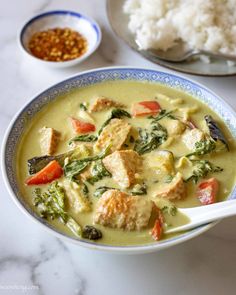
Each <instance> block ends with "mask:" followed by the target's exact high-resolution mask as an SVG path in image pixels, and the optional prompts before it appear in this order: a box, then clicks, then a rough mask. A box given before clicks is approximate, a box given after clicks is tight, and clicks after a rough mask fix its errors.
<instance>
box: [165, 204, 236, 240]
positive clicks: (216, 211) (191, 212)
mask: <svg viewBox="0 0 236 295" xmlns="http://www.w3.org/2000/svg"><path fill="white" fill-rule="evenodd" d="M178 211H179V212H180V213H182V214H185V215H186V216H187V217H188V218H189V219H190V222H189V223H187V224H185V225H181V226H178V227H174V228H171V229H168V230H166V231H165V233H166V234H170V233H175V232H180V231H185V230H189V229H193V228H195V227H197V226H200V225H203V224H206V223H208V222H212V221H216V220H218V219H222V218H225V217H229V216H233V215H236V200H229V201H225V202H219V203H215V204H212V205H205V206H200V207H195V208H186V209H178Z"/></svg>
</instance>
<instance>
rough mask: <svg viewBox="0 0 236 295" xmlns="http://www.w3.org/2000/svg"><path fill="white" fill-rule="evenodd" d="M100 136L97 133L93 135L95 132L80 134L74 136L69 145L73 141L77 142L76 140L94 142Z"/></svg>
mask: <svg viewBox="0 0 236 295" xmlns="http://www.w3.org/2000/svg"><path fill="white" fill-rule="evenodd" d="M97 139H98V138H97V136H96V135H93V134H85V135H78V136H75V137H73V138H72V139H71V140H70V141H69V145H70V144H71V143H72V142H75V141H81V142H94V141H96V140H97Z"/></svg>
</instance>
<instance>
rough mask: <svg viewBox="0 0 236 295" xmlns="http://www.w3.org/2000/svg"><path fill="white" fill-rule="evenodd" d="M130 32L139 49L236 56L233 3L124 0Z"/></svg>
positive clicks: (235, 2) (223, 0)
mask: <svg viewBox="0 0 236 295" xmlns="http://www.w3.org/2000/svg"><path fill="white" fill-rule="evenodd" d="M124 12H125V13H127V14H128V15H129V29H130V31H131V32H132V33H133V34H135V37H136V40H137V43H138V44H139V47H140V49H150V48H155V49H161V50H167V49H169V48H171V47H173V46H174V45H175V44H176V42H178V40H179V39H182V40H183V41H184V42H186V43H187V44H188V45H189V47H190V48H193V49H205V50H209V51H213V52H221V53H227V54H234V55H236V0H194V1H193V0H127V1H126V2H125V4H124Z"/></svg>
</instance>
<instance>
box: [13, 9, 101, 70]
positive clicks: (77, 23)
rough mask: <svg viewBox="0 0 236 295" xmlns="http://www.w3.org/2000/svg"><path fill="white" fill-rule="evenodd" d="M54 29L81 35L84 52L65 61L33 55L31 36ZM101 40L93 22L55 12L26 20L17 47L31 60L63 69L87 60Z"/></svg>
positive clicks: (67, 12) (62, 11) (79, 14)
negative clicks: (85, 45) (83, 42)
mask: <svg viewBox="0 0 236 295" xmlns="http://www.w3.org/2000/svg"><path fill="white" fill-rule="evenodd" d="M55 28H60V29H65V28H69V29H70V30H72V31H75V32H78V33H79V34H81V35H82V36H83V37H84V38H85V39H86V41H87V48H86V51H85V52H84V53H83V54H82V55H80V56H79V57H76V58H74V59H71V60H66V61H48V60H44V59H41V58H38V57H36V56H35V55H33V54H32V52H31V50H30V48H29V42H30V40H31V38H32V36H33V35H34V34H35V33H38V32H42V31H47V30H51V29H55ZM101 38H102V34H101V29H100V27H99V25H98V24H97V23H96V22H95V21H94V20H92V19H90V18H89V17H87V16H85V15H82V14H81V13H78V12H72V11H66V10H55V11H49V12H45V13H41V14H38V15H36V16H34V17H33V18H31V19H30V20H28V21H27V22H26V23H25V25H24V26H23V28H22V29H21V30H20V34H19V45H20V48H21V49H22V51H23V53H24V54H25V55H26V56H27V57H29V58H30V59H31V60H34V61H35V62H37V63H40V64H44V65H46V66H50V67H54V68H64V67H69V66H74V65H76V64H78V63H80V62H82V61H83V60H85V59H87V58H88V57H89V56H90V55H91V54H92V53H94V52H95V50H96V49H97V48H98V46H99V44H100V42H101Z"/></svg>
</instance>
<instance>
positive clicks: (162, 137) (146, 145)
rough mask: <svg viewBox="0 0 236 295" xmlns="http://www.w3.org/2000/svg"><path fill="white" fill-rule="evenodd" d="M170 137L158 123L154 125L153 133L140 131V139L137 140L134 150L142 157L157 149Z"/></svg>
mask: <svg viewBox="0 0 236 295" xmlns="http://www.w3.org/2000/svg"><path fill="white" fill-rule="evenodd" d="M167 137H168V134H167V130H166V128H165V127H163V126H162V125H161V124H159V123H158V122H155V123H153V124H152V127H151V131H150V132H149V131H148V130H146V129H141V128H140V129H139V139H138V140H136V142H135V145H134V150H135V151H136V152H137V153H139V154H140V155H142V154H145V153H148V152H151V151H152V150H155V149H157V148H158V147H159V146H160V145H161V144H162V143H163V142H164V141H166V139H167Z"/></svg>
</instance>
